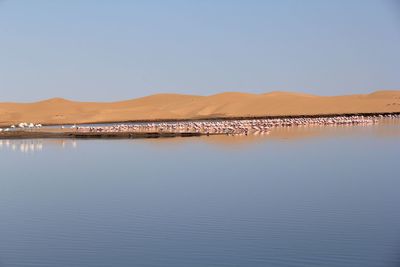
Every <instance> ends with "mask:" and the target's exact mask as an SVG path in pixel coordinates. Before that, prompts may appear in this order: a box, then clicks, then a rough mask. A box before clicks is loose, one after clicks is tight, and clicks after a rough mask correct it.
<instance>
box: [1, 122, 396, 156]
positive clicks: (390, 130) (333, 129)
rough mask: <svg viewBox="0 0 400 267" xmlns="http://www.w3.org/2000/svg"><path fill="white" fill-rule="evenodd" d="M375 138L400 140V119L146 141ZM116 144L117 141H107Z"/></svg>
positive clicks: (5, 144) (10, 143)
mask: <svg viewBox="0 0 400 267" xmlns="http://www.w3.org/2000/svg"><path fill="white" fill-rule="evenodd" d="M360 134H362V135H364V136H365V135H372V136H380V137H387V138H391V137H393V138H398V137H400V120H399V119H384V120H380V122H379V124H375V125H357V126H297V127H279V128H272V129H271V132H269V133H268V134H257V133H256V134H249V135H247V136H246V135H230V136H226V135H213V136H201V137H184V138H180V137H178V138H154V139H153V138H150V139H144V140H142V141H144V142H148V143H154V144H157V145H161V144H165V145H168V146H170V145H176V144H179V143H185V142H193V140H196V141H199V142H206V143H210V144H215V145H217V146H231V147H236V146H242V145H246V144H250V143H257V142H265V141H268V140H269V141H272V140H278V141H279V140H280V141H290V140H293V141H294V140H298V139H307V138H329V137H332V136H335V137H344V136H356V135H360ZM86 141H88V140H79V139H31V140H29V139H28V140H25V139H22V140H19V139H11V140H1V139H0V150H2V149H4V150H11V151H18V152H22V153H33V152H40V151H42V150H43V149H46V148H47V147H48V148H50V147H58V148H62V149H70V148H71V149H75V148H76V147H77V146H78V144H79V142H86ZM106 141H110V142H113V141H114V142H115V140H106ZM125 142H126V143H127V144H129V143H131V144H133V143H134V140H125Z"/></svg>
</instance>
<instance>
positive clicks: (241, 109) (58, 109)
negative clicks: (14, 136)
mask: <svg viewBox="0 0 400 267" xmlns="http://www.w3.org/2000/svg"><path fill="white" fill-rule="evenodd" d="M386 112H400V91H377V92H374V93H371V94H365V95H346V96H315V95H307V94H299V93H288V92H272V93H266V94H245V93H230V92H228V93H222V94H216V95H211V96H194V95H179V94H157V95H152V96H147V97H142V98H137V99H132V100H127V101H120V102H110V103H103V102H99V103H96V102H75V101H69V100H66V99H62V98H52V99H49V100H45V101H40V102H35V103H0V125H2V126H6V125H11V124H17V123H19V122H33V123H41V124H73V123H95V122H117V121H119V122H122V121H136V120H167V119H206V118H207V119H208V118H222V117H223V118H229V117H262V116H294V115H328V114H350V113H351V114H352V113H354V114H357V113H386Z"/></svg>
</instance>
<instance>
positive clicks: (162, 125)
mask: <svg viewBox="0 0 400 267" xmlns="http://www.w3.org/2000/svg"><path fill="white" fill-rule="evenodd" d="M385 117H386V118H400V115H399V114H388V115H371V116H362V115H357V116H356V115H354V116H334V117H308V118H306V117H304V118H266V119H240V120H229V119H226V120H203V121H200V120H199V121H173V122H148V123H127V124H112V125H105V126H95V125H92V126H85V125H72V126H70V127H69V128H70V131H74V132H78V133H127V132H128V133H151V132H156V133H162V132H163V133H199V134H202V135H215V134H226V135H248V134H268V133H269V132H270V130H271V129H272V128H275V127H292V126H339V125H371V124H375V123H377V122H378V120H379V119H381V118H385ZM42 127H43V126H42V124H35V123H27V122H21V123H19V124H18V125H11V126H10V127H9V128H5V129H3V128H0V132H3V131H4V132H10V131H26V130H28V131H34V130H35V129H40V128H42ZM61 128H62V130H63V131H65V130H64V129H65V127H64V126H61Z"/></svg>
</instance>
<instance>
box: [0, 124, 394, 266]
mask: <svg viewBox="0 0 400 267" xmlns="http://www.w3.org/2000/svg"><path fill="white" fill-rule="evenodd" d="M0 166H1V170H0V176H1V178H0V216H1V217H0V218H1V219H0V267H8V266H60V267H64V266H68V267H69V266H202V267H203V266H364V267H365V266H371V267H372V266H374V267H375V266H393V267H394V266H399V265H400V123H398V122H389V123H384V124H380V125H375V126H368V127H361V126H357V127H332V128H329V127H328V128H289V129H280V130H276V131H273V132H271V134H270V135H268V136H247V137H246V136H244V137H227V136H221V137H219V136H218V137H192V138H175V139H155V140H76V141H73V140H14V141H13V140H0Z"/></svg>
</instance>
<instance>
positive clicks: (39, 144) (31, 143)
mask: <svg viewBox="0 0 400 267" xmlns="http://www.w3.org/2000/svg"><path fill="white" fill-rule="evenodd" d="M46 146H56V147H59V148H62V149H65V148H76V147H77V146H78V145H77V141H76V140H64V139H55V140H48V139H47V140H43V139H12V140H0V151H1V150H9V151H15V152H21V153H26V154H28V153H36V152H41V151H42V150H43V149H44V148H45V147H46Z"/></svg>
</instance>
